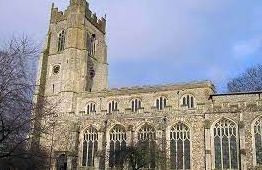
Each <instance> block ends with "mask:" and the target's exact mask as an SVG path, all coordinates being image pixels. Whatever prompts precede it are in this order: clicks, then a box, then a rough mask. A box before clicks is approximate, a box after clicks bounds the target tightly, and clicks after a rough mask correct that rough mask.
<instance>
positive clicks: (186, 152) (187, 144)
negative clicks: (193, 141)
mask: <svg viewBox="0 0 262 170" xmlns="http://www.w3.org/2000/svg"><path fill="white" fill-rule="evenodd" d="M184 159H185V169H190V141H189V140H185V143H184Z"/></svg>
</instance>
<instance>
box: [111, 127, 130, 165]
mask: <svg viewBox="0 0 262 170" xmlns="http://www.w3.org/2000/svg"><path fill="white" fill-rule="evenodd" d="M109 137H110V149H109V150H110V151H109V167H111V168H114V167H117V168H120V169H121V168H123V166H124V160H123V159H122V158H123V156H122V154H124V150H125V149H126V145H127V144H126V140H127V137H126V129H125V127H124V126H122V125H120V124H117V125H115V126H114V127H113V128H111V130H110V131H109Z"/></svg>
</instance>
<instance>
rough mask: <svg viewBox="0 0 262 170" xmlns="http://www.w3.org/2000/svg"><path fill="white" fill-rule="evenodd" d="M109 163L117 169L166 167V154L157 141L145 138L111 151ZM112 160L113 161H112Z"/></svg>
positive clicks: (133, 169)
mask: <svg viewBox="0 0 262 170" xmlns="http://www.w3.org/2000/svg"><path fill="white" fill-rule="evenodd" d="M109 153H110V154H109V158H108V159H109V164H110V162H111V161H112V162H111V164H112V165H111V166H114V167H115V168H116V169H131V170H140V169H144V168H146V169H156V168H161V169H165V166H166V161H167V158H166V154H165V152H164V150H161V149H160V146H158V145H157V144H156V142H155V141H152V140H145V141H140V142H138V143H137V144H133V145H131V146H125V147H121V148H119V149H116V150H115V151H109ZM110 160H111V161H110Z"/></svg>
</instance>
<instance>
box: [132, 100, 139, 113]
mask: <svg viewBox="0 0 262 170" xmlns="http://www.w3.org/2000/svg"><path fill="white" fill-rule="evenodd" d="M140 108H141V100H140V99H133V100H132V101H131V110H132V112H136V111H138V109H140Z"/></svg>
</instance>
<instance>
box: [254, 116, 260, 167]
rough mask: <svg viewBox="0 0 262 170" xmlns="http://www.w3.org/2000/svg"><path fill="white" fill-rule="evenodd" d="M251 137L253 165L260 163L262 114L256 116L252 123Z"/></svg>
mask: <svg viewBox="0 0 262 170" xmlns="http://www.w3.org/2000/svg"><path fill="white" fill-rule="evenodd" d="M251 128H252V129H251V131H252V138H253V144H252V145H253V159H254V160H253V163H254V166H258V165H262V116H259V117H257V118H256V119H255V120H254V121H253V123H252V125H251Z"/></svg>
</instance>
